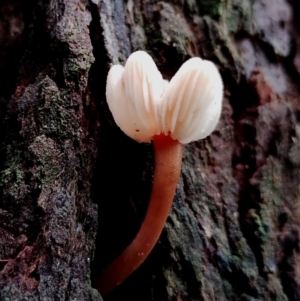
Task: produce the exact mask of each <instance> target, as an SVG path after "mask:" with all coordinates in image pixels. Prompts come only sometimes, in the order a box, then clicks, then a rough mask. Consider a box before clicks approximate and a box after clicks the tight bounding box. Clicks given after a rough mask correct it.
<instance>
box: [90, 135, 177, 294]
mask: <svg viewBox="0 0 300 301" xmlns="http://www.w3.org/2000/svg"><path fill="white" fill-rule="evenodd" d="M153 142H154V156H155V169H154V178H153V186H152V193H151V198H150V202H149V206H148V210H147V213H146V216H145V219H144V221H143V223H142V225H141V228H140V230H139V232H138V234H137V236H136V237H135V238H134V240H133V241H132V243H131V244H130V245H129V246H128V247H127V248H126V249H125V250H124V251H123V252H122V253H121V255H120V256H119V257H117V258H116V259H115V260H114V261H113V262H112V263H111V264H110V265H109V266H108V267H107V268H106V269H105V270H104V271H103V272H102V274H100V275H99V276H98V277H97V279H96V281H95V288H96V289H97V290H98V291H99V292H100V293H101V295H105V294H107V293H108V292H110V291H111V290H112V289H113V288H114V287H115V286H117V285H119V284H120V283H122V282H123V281H124V280H125V279H126V278H127V277H128V276H129V275H130V274H131V273H132V272H133V271H134V270H136V269H137V268H138V267H139V266H140V265H141V264H142V263H143V261H144V260H145V259H146V257H147V256H148V255H149V253H150V252H151V250H152V249H153V247H154V246H155V244H156V242H157V240H158V238H159V236H160V234H161V232H162V229H163V227H164V225H165V223H166V220H167V217H168V214H169V212H170V208H171V205H172V202H173V198H174V194H175V190H176V185H177V183H178V179H179V175H180V170H181V160H182V145H181V143H179V142H178V141H175V140H173V139H172V138H170V137H168V136H164V135H159V136H155V137H154V138H153Z"/></svg>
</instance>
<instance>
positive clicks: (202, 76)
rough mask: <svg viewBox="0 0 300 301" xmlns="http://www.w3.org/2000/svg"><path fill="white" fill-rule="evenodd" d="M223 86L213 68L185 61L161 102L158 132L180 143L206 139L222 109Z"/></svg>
mask: <svg viewBox="0 0 300 301" xmlns="http://www.w3.org/2000/svg"><path fill="white" fill-rule="evenodd" d="M222 99H223V83H222V79H221V76H220V73H219V71H218V69H217V68H216V66H215V65H214V64H213V63H212V62H210V61H206V60H202V59H200V58H197V57H195V58H191V59H189V60H188V61H186V62H185V63H184V64H183V65H182V66H181V67H180V69H179V70H178V71H177V73H176V74H175V75H174V77H173V78H172V79H171V81H170V83H169V85H168V86H167V87H166V91H165V94H164V97H163V100H162V102H161V109H160V110H159V112H160V113H161V129H162V132H163V133H164V134H165V135H168V134H169V135H170V136H171V137H172V138H173V139H174V140H179V141H180V142H181V143H189V142H191V141H196V140H199V139H203V138H205V137H207V136H208V135H209V134H210V133H211V132H212V131H213V130H214V128H215V127H216V125H217V123H218V121H219V117H220V113H221V108H222Z"/></svg>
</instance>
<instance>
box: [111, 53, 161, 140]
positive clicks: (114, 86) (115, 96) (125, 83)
mask: <svg viewBox="0 0 300 301" xmlns="http://www.w3.org/2000/svg"><path fill="white" fill-rule="evenodd" d="M164 87H165V83H164V80H163V78H162V75H161V73H160V72H159V71H158V69H157V67H156V65H155V63H154V61H153V59H152V58H151V57H150V55H148V54H147V53H146V52H144V51H137V52H134V53H133V54H131V55H130V56H129V58H128V60H127V62H126V64H125V68H124V67H122V66H120V65H115V66H113V67H112V68H111V69H110V71H109V73H108V77H107V85H106V98H107V102H108V106H109V109H110V111H111V112H112V115H113V117H114V119H115V122H116V124H117V125H118V126H119V127H120V128H121V129H122V130H123V131H124V132H125V134H126V135H128V136H129V137H131V138H132V139H135V140H137V141H138V142H149V141H151V139H152V137H153V136H154V135H156V134H159V133H160V129H159V128H158V125H159V121H158V112H157V108H158V104H159V102H160V101H161V96H162V94H163V91H164Z"/></svg>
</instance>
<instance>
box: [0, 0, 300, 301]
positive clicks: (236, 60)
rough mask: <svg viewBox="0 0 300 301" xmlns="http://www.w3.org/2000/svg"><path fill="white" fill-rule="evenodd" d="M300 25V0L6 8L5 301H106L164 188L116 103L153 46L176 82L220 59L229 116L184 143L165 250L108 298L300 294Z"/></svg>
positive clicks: (245, 300)
mask: <svg viewBox="0 0 300 301" xmlns="http://www.w3.org/2000/svg"><path fill="white" fill-rule="evenodd" d="M299 17H300V5H299V3H298V1H297V0H290V1H287V0H254V1H252V0H227V1H221V0H212V1H208V0H198V1H196V0H186V1H184V0H181V1H180V0H177V1H175V0H173V1H154V0H138V1H133V0H127V1H121V0H89V1H88V0H46V1H42V0H31V1H26V2H25V1H22V0H2V1H0V80H1V85H0V119H1V141H0V142H1V149H0V154H1V155H0V156H1V174H0V187H1V190H0V196H1V197H0V260H3V262H1V261H0V300H1V301H2V300H5V301H8V300H13V301H17V300H102V298H101V296H100V294H99V293H98V292H97V291H96V290H94V289H93V288H92V285H91V279H93V277H94V276H95V275H97V274H98V273H99V271H100V270H101V269H103V268H104V267H105V266H106V265H108V264H109V262H111V261H112V260H113V259H114V258H115V257H116V256H117V255H118V254H119V253H120V252H121V251H122V250H123V249H124V248H125V247H126V246H127V245H128V244H129V243H130V241H131V240H132V239H133V238H134V237H135V235H136V233H137V231H138V229H139V227H140V224H141V222H142V220H143V217H144V215H145V212H146V210H147V205H148V204H147V202H148V200H149V196H150V193H151V183H152V175H153V151H152V146H151V145H150V144H138V143H136V142H134V141H133V140H131V139H130V138H128V137H127V136H125V134H123V133H122V132H121V130H120V129H119V128H118V127H117V126H116V124H115V123H114V120H113V118H112V116H111V114H110V112H109V110H108V107H107V104H106V99H105V85H106V75H107V72H108V70H109V67H110V66H111V65H112V64H117V63H119V64H124V62H125V61H126V58H127V57H128V56H129V55H130V53H132V52H133V51H135V50H139V49H142V50H146V51H147V52H148V53H149V54H151V55H152V57H153V58H154V60H155V62H156V63H157V65H158V68H159V69H160V71H161V72H162V74H163V76H164V78H166V79H170V78H171V77H172V76H173V75H174V73H175V72H176V71H177V70H178V68H179V67H180V66H181V64H182V63H183V62H184V61H186V60H187V59H188V58H190V57H192V56H200V57H203V58H206V59H209V60H212V61H213V62H214V63H215V64H216V65H217V66H218V68H219V70H220V72H221V74H222V77H223V80H224V85H225V96H224V103H223V112H222V118H221V120H220V122H219V124H218V127H217V129H216V130H215V131H214V132H213V134H212V135H211V136H210V137H208V138H207V139H205V140H202V141H199V142H195V143H191V144H189V145H186V146H185V147H184V155H183V168H182V173H181V178H180V181H179V184H178V188H177V192H176V196H175V198H174V204H173V208H172V211H171V213H170V216H169V218H168V221H167V224H166V226H165V229H164V231H163V233H162V235H161V237H160V240H159V242H158V243H157V245H156V247H155V248H154V250H153V251H152V253H151V255H150V256H149V257H148V258H147V260H146V261H145V262H144V264H143V265H142V266H141V267H140V268H139V269H138V270H137V271H135V272H134V273H133V274H132V275H131V276H130V277H129V278H128V279H127V280H125V282H124V283H123V284H121V285H120V286H119V287H118V288H116V289H115V290H114V291H113V292H112V293H110V294H109V295H107V296H105V298H104V300H110V301H119V300H120V301H121V300H126V301H128V300H130V301H133V300H138V301H141V300H142V301H148V300H149V301H150V300H155V301H162V300H188V301H190V300H201V301H202V300H205V301H213V300H215V301H221V300H222V301H225V300H228V301H231V300H240V301H250V300H251V301H254V300H257V301H258V300H261V301H263V300H277V301H284V300H286V301H287V300H289V301H294V300H295V301H296V300H300V272H299V271H300V260H299V259H300V255H299V247H300V246H299V235H300V234H299V224H300V223H299V220H300V172H299V167H300V105H299V103H300V90H299V82H300V35H299V30H300V22H299V19H298V18H299ZM7 260H8V261H7Z"/></svg>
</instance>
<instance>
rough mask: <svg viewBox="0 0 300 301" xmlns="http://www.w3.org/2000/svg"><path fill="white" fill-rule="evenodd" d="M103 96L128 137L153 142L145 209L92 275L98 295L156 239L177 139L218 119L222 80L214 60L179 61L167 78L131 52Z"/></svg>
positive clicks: (202, 132) (175, 171)
mask: <svg viewBox="0 0 300 301" xmlns="http://www.w3.org/2000/svg"><path fill="white" fill-rule="evenodd" d="M106 97H107V102H108V105H109V109H110V110H111V112H112V115H113V117H114V120H115V122H116V124H117V125H118V126H119V127H120V128H121V129H122V130H123V131H124V133H125V134H127V135H128V136H129V137H131V138H132V139H135V140H136V141H138V142H150V141H151V140H152V141H153V144H154V156H155V168H154V179H153V187H152V192H151V198H150V202H149V206H148V210H147V213H146V216H145V219H144V221H143V223H142V225H141V228H140V230H139V232H138V234H137V235H136V237H135V238H134V240H133V241H132V242H131V244H130V245H129V246H128V247H127V248H126V249H125V250H124V251H123V252H122V253H121V254H120V255H119V256H118V257H117V258H116V259H115V260H114V261H113V262H112V263H111V264H110V265H109V266H108V267H107V268H106V269H105V270H104V271H103V272H102V273H101V274H100V275H99V276H98V277H97V278H96V280H95V288H96V289H98V290H99V292H100V293H101V294H102V295H105V294H106V293H108V292H109V291H111V290H112V289H113V288H114V287H115V286H117V285H119V284H120V283H122V282H123V280H125V279H126V278H127V277H128V276H129V275H130V274H131V273H132V272H133V271H134V270H135V269H137V268H138V267H139V266H140V265H141V264H142V262H143V261H144V260H145V258H146V257H147V256H148V255H149V253H150V252H151V250H152V249H153V247H154V245H155V244H156V242H157V240H158V238H159V236H160V234H161V232H162V229H163V227H164V225H165V222H166V219H167V217H168V214H169V211H170V208H171V205H172V202H173V198H174V194H175V191H176V186H177V183H178V179H179V176H180V169H181V161H182V143H189V142H191V141H196V140H199V139H203V138H205V137H207V136H208V135H209V134H210V133H211V132H212V131H213V130H214V128H215V126H216V125H217V123H218V120H219V117H220V113H221V107H222V98H223V83H222V79H221V76H220V74H219V72H218V70H217V68H216V67H215V65H214V64H213V63H211V62H209V61H206V60H202V59H200V58H191V59H189V60H188V61H187V62H185V63H184V64H183V65H182V66H181V68H180V69H179V70H178V72H177V73H176V74H175V76H174V77H173V78H172V79H171V81H170V82H169V83H166V81H164V80H163V78H162V75H161V74H160V72H159V71H158V69H157V67H156V65H155V63H154V61H153V60H152V58H151V57H150V56H149V55H148V54H147V53H146V52H143V51H137V52H134V53H133V54H132V55H130V57H129V58H128V60H127V62H126V64H125V67H122V66H120V65H115V66H113V67H112V68H111V69H110V71H109V74H108V77H107V86H106Z"/></svg>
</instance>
